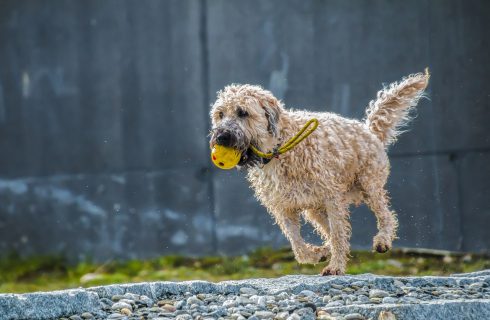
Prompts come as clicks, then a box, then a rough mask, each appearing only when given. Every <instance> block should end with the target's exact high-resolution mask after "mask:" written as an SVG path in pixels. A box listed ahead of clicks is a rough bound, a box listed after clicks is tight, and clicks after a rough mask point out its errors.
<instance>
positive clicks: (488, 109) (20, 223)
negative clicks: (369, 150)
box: [0, 0, 490, 288]
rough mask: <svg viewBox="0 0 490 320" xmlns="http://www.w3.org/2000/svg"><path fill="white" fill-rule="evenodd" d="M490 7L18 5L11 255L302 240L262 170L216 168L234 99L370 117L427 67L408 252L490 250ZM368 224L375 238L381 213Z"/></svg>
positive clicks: (365, 229) (1, 105) (404, 159)
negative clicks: (260, 178)
mask: <svg viewBox="0 0 490 320" xmlns="http://www.w3.org/2000/svg"><path fill="white" fill-rule="evenodd" d="M489 16H490V3H489V2H488V1H485V0H480V1H478V0H475V1H463V0H460V1H457V0H454V1H442V0H434V1H430V0H416V1H401V0H400V1H378V0H376V1H354V0H349V1H342V0H329V1H293V0H275V1H258V0H254V1H225V0H207V1H197V0H196V1H190V0H189V1H180V0H179V1H156V0H150V1H148V0H144V1H130V0H126V1H122V0H121V1H120V0H106V1H96V0H88V1H68V0H66V1H62V0H51V1H35V0H26V1H15V0H2V1H0V154H1V157H0V257H1V258H3V259H4V260H2V261H4V266H10V267H12V268H14V269H15V268H17V269H19V266H20V265H21V263H24V265H25V266H27V267H26V268H27V269H29V266H31V265H32V264H33V262H32V261H31V260H29V259H31V258H33V257H37V258H36V259H40V258H39V257H47V256H49V257H52V258H51V260H47V261H48V262H43V263H45V264H46V265H47V266H49V265H51V264H60V263H61V262H60V261H66V262H67V263H70V264H77V263H84V262H86V261H91V263H93V264H94V265H96V264H97V263H107V262H108V261H128V260H130V261H132V260H145V259H157V258H158V257H161V256H168V255H174V256H175V255H178V256H185V257H188V258H186V259H191V258H189V257H194V258H192V259H197V258H195V257H204V256H220V257H227V256H240V255H242V254H246V253H250V252H253V251H254V250H256V251H255V252H258V251H257V250H259V251H260V250H261V249H259V248H263V247H270V248H271V249H268V250H274V249H275V248H281V247H284V246H287V245H288V243H287V241H286V239H285V237H284V236H283V235H282V234H281V232H280V230H279V228H278V227H277V226H276V225H273V221H272V219H271V218H270V217H269V215H268V214H267V212H266V210H265V209H264V208H263V207H262V206H261V205H260V204H259V203H258V202H257V201H256V200H255V199H254V197H253V194H252V191H251V190H250V189H249V188H248V184H247V182H246V180H245V178H244V173H240V172H236V171H220V170H219V169H216V168H214V167H213V166H212V163H211V162H210V160H209V147H208V142H207V141H208V137H207V135H208V131H209V126H210V124H209V119H208V114H209V110H210V104H212V102H213V101H214V99H215V95H216V91H218V90H219V89H221V88H222V87H223V86H225V85H226V84H229V83H251V84H259V85H261V86H263V87H265V88H267V89H269V90H271V91H272V92H273V93H274V94H275V95H276V96H277V97H278V98H280V99H282V100H283V102H284V103H285V104H286V106H287V107H294V108H306V109H309V110H317V111H331V112H336V113H339V114H341V115H343V116H346V117H352V118H358V119H360V118H362V117H363V116H364V110H365V108H366V106H367V105H368V103H369V101H370V100H371V99H373V98H375V96H376V92H377V91H378V90H379V89H380V88H381V87H382V86H383V84H388V83H390V82H393V81H397V80H400V79H401V78H402V77H403V76H406V75H408V74H410V73H415V72H421V71H423V70H424V68H425V67H429V69H430V71H431V74H432V78H431V83H430V85H429V89H428V96H429V99H424V100H422V101H421V102H420V104H419V107H418V108H417V110H418V111H417V116H416V118H415V120H414V121H413V122H412V123H411V124H410V127H409V131H408V132H407V133H405V134H403V135H402V136H401V138H400V140H399V141H398V143H396V144H395V145H394V146H393V147H392V148H391V149H390V151H389V152H390V156H391V161H392V162H391V163H392V173H391V177H390V180H389V184H388V189H389V191H390V193H391V196H392V207H393V208H394V210H396V211H397V212H398V217H399V221H400V229H399V233H398V235H399V239H398V240H397V241H396V242H395V247H408V248H429V249H439V250H449V251H451V252H453V251H454V252H466V253H467V252H472V253H474V254H479V255H487V254H488V252H489V249H490V232H489V227H490V167H489V164H490V125H489V121H490V103H489V102H490V81H489V76H490V63H489V56H490V41H489V40H490V39H489V36H488V30H490V20H489V19H488V17H489ZM352 224H353V236H352V241H351V242H352V246H353V248H354V249H359V250H363V249H370V247H371V243H372V237H373V236H374V234H375V231H376V221H375V219H374V216H373V215H372V213H371V212H369V211H368V210H367V208H365V207H364V206H363V207H360V208H356V209H354V210H353V214H352ZM305 237H307V238H308V239H309V240H310V241H313V242H315V241H318V239H317V238H315V237H314V235H313V234H312V233H311V228H309V227H305ZM267 252H268V251H267ZM265 256H270V254H269V253H267V254H265ZM53 257H57V258H53ZM461 257H462V258H463V257H465V259H467V256H461ZM53 259H54V260H53ZM59 259H61V260H59ZM258 260H260V259H258ZM12 261H14V262H12ZM172 261H173V260H172ZM192 261H193V262H192V263H194V264H195V263H196V262H195V261H197V260H192ZM216 261H218V262H216ZM219 261H222V260H215V261H214V262H213V263H211V265H215V264H219V263H220V262H219ZM174 263H175V261H174V262H171V265H173V266H175V264H174ZM0 267H1V265H0ZM5 268H7V267H5ZM318 268H319V267H318V266H317V269H318ZM136 269H138V268H137V267H136ZM317 271H318V270H317ZM135 272H136V271H135ZM5 274H6V273H5ZM189 277H194V278H198V277H199V274H197V273H191V274H190V275H189ZM0 280H1V279H0ZM3 280H4V281H6V280H5V279H3ZM11 280H12V279H11ZM0 288H1V287H0Z"/></svg>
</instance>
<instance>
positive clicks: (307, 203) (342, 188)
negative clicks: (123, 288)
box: [210, 71, 429, 275]
mask: <svg viewBox="0 0 490 320" xmlns="http://www.w3.org/2000/svg"><path fill="white" fill-rule="evenodd" d="M428 82H429V74H428V72H427V71H426V72H425V73H417V74H412V75H409V76H408V77H405V78H403V79H402V80H401V81H400V82H394V83H392V84H390V85H389V86H387V87H384V88H383V89H382V90H380V91H379V92H378V94H377V98H376V99H375V100H373V101H371V102H370V103H369V105H368V107H367V109H366V117H365V119H364V120H363V121H358V120H353V119H347V118H344V117H341V116H339V115H337V114H334V113H329V112H309V111H302V110H292V109H291V110H286V109H285V108H284V106H283V103H282V102H281V101H279V100H278V99H276V98H275V97H274V95H273V94H272V93H271V92H269V91H267V90H265V89H263V88H261V87H260V86H255V85H248V84H243V85H241V84H232V85H229V86H226V87H225V88H224V89H223V90H221V91H219V92H218V93H217V99H216V101H215V103H214V104H213V105H212V108H211V112H210V116H211V122H212V128H211V133H210V146H211V147H212V146H214V145H222V146H227V147H233V148H235V149H237V150H238V151H239V152H240V153H241V158H240V161H239V163H238V166H237V167H238V168H239V169H245V170H247V179H248V180H249V182H250V184H251V187H252V189H253V190H254V191H255V196H256V197H257V199H258V200H259V201H260V202H261V203H262V204H263V205H264V206H265V207H266V208H267V210H268V212H269V213H270V214H271V215H272V216H273V218H274V219H275V221H276V223H277V224H278V225H279V227H280V228H281V230H282V232H283V233H284V235H285V236H286V238H287V239H288V240H289V242H290V243H291V247H292V250H293V253H294V256H295V259H296V260H297V261H298V262H299V263H309V264H317V263H318V262H320V261H321V260H322V259H328V258H329V263H328V265H327V266H326V267H325V268H324V269H323V270H322V272H321V274H322V275H342V274H344V273H345V270H346V267H347V261H348V257H349V252H350V245H349V240H350V236H351V225H350V222H349V206H350V205H351V204H354V205H360V204H361V203H362V202H363V203H365V204H367V206H368V207H369V208H370V209H371V210H372V211H373V212H374V214H375V216H376V219H377V227H378V233H377V234H376V236H375V237H374V238H373V250H374V251H377V252H379V253H384V252H386V251H388V250H390V249H391V247H392V241H393V240H394V239H395V238H396V231H397V226H398V222H397V218H396V214H395V212H393V211H392V210H391V209H390V205H389V197H388V192H387V191H386V189H385V184H386V181H387V178H388V175H389V171H390V163H389V160H388V155H387V151H386V150H387V148H388V146H389V145H391V144H392V143H394V142H395V141H396V140H397V137H398V135H399V134H400V133H401V132H402V131H401V130H400V129H401V128H402V127H403V126H404V125H406V124H407V122H408V121H409V120H410V111H411V110H412V109H413V108H414V107H415V106H416V105H417V103H418V101H419V100H420V98H422V97H423V96H424V90H425V89H426V87H427V85H428ZM312 118H316V119H317V120H318V122H319V125H318V128H317V129H316V130H315V131H313V132H312V133H311V134H310V135H309V136H308V137H307V138H305V139H304V140H303V141H302V142H301V143H299V144H298V145H296V146H295V147H294V148H293V149H291V150H290V151H288V152H286V153H284V154H282V155H280V156H278V157H274V158H272V159H268V158H267V159H265V158H262V157H260V156H257V155H256V154H255V153H254V152H253V150H252V148H251V146H254V147H255V148H257V149H259V150H262V151H265V152H271V151H274V150H276V151H277V149H278V147H279V146H281V145H282V144H284V143H285V142H286V141H287V140H288V139H290V138H291V137H293V136H294V135H295V134H297V133H298V132H299V131H300V130H301V129H302V128H303V126H304V125H305V123H306V122H307V121H308V120H310V119H312ZM301 217H303V218H304V219H305V220H306V221H308V222H309V223H311V224H312V225H313V227H314V228H315V230H316V232H317V233H318V234H319V235H320V236H321V237H322V240H323V244H322V245H320V246H316V245H312V244H310V243H306V242H305V241H304V239H303V238H302V236H301V234H300V229H301Z"/></svg>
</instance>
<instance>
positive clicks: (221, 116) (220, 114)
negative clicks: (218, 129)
mask: <svg viewBox="0 0 490 320" xmlns="http://www.w3.org/2000/svg"><path fill="white" fill-rule="evenodd" d="M218 117H219V118H220V119H223V117H224V114H223V111H220V112H219V113H218Z"/></svg>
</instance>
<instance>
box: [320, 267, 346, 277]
mask: <svg viewBox="0 0 490 320" xmlns="http://www.w3.org/2000/svg"><path fill="white" fill-rule="evenodd" d="M343 274H345V272H344V270H342V269H341V268H338V267H333V266H330V265H328V266H326V267H325V268H323V270H322V273H321V275H322V276H341V275H343Z"/></svg>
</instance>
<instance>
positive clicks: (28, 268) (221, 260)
mask: <svg viewBox="0 0 490 320" xmlns="http://www.w3.org/2000/svg"><path fill="white" fill-rule="evenodd" d="M323 265H325V264H324V263H322V264H319V265H316V266H313V265H300V264H298V263H296V262H295V261H294V257H293V255H292V253H291V250H290V249H288V248H284V249H279V250H274V249H271V248H261V249H258V250H256V251H254V252H251V253H250V254H248V255H242V256H236V257H221V256H211V257H200V258H192V257H184V256H178V255H170V256H163V257H159V258H155V259H149V260H129V261H107V262H105V263H93V262H90V261H87V262H83V263H79V264H77V265H71V264H69V263H68V262H67V261H66V260H65V259H63V257H31V258H21V257H19V256H16V255H10V256H7V257H4V258H3V259H0V292H17V293H20V292H32V291H48V290H57V289H68V288H77V287H90V286H96V285H104V284H114V283H129V282H141V281H182V280H196V279H199V280H208V281H221V280H234V279H245V278H260V277H279V276H283V275H287V274H318V273H319V272H320V270H321V268H322V266H323ZM488 268H490V258H489V257H488V256H485V255H477V254H451V253H444V254H440V253H427V252H411V251H406V250H394V251H392V252H389V253H387V254H382V255H381V254H374V253H371V252H367V251H353V252H352V257H351V260H350V262H349V267H348V270H347V273H349V274H360V273H374V274H383V275H448V274H451V273H459V272H471V271H477V270H482V269H488Z"/></svg>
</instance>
